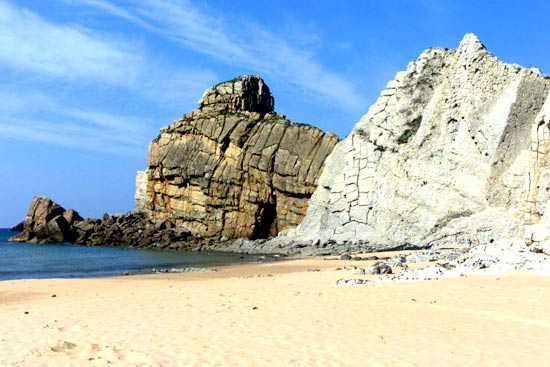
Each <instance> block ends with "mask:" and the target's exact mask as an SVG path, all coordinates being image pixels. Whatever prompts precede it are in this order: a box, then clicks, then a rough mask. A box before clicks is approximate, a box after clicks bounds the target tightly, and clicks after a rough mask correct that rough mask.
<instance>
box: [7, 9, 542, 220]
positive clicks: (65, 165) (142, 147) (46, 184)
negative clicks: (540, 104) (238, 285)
mask: <svg viewBox="0 0 550 367" xmlns="http://www.w3.org/2000/svg"><path fill="white" fill-rule="evenodd" d="M549 4H550V3H549V2H547V1H522V2H517V1H483V2H481V1H469V0H466V1H436V0H409V1H405V0H401V1H368V0H357V1H352V0H350V1H341V2H335V1H331V2H329V1H297V0H295V1H284V0H281V1H262V0H254V1H248V0H246V1H238V0H235V1H208V0H201V1H191V0H141V1H115V0H50V1H36V0H28V1H26V0H18V1H13V0H11V1H6V0H0V85H1V87H0V164H1V170H0V192H1V195H2V196H1V197H2V206H1V207H0V208H1V209H0V227H8V226H11V225H14V224H16V223H17V222H18V221H19V220H21V219H23V218H24V216H25V214H26V211H27V208H28V205H29V203H30V201H31V199H32V197H33V195H35V194H40V195H46V196H49V197H51V198H52V199H54V200H55V201H57V202H58V203H60V204H61V205H63V206H65V207H66V208H74V209H76V210H78V211H80V213H81V214H82V215H83V216H101V215H102V214H103V213H106V212H107V213H115V212H127V211H130V210H132V207H133V194H134V178H135V172H136V171H137V170H141V169H144V168H145V165H146V156H147V144H148V142H149V141H150V140H152V139H153V138H154V137H155V136H156V135H157V133H158V130H159V128H161V127H162V126H164V125H168V124H170V123H171V122H172V121H173V120H174V119H176V118H179V117H180V116H182V115H183V113H185V112H187V111H190V110H192V109H194V108H195V107H196V103H197V101H198V99H199V98H200V97H201V95H202V93H203V91H204V90H205V89H206V88H208V87H209V86H210V85H212V84H215V83H218V82H220V81H223V80H227V79H231V78H233V77H235V76H238V75H243V74H259V75H261V76H262V77H263V78H264V79H265V81H266V82H267V84H268V85H269V86H270V88H271V91H272V93H273V95H274V97H275V109H276V110H277V112H279V113H283V114H285V115H287V116H288V117H289V118H290V119H291V120H293V121H297V122H304V123H309V124H312V125H315V126H318V127H320V128H322V129H325V130H329V131H332V132H335V133H336V134H338V135H339V136H341V137H344V136H346V135H347V134H348V133H349V132H350V131H351V129H352V127H353V126H354V125H355V123H356V122H357V121H358V120H359V118H360V117H361V116H362V115H363V114H364V113H366V112H367V110H368V107H369V105H370V104H371V103H373V102H374V100H375V99H376V97H377V96H378V94H379V93H380V91H381V90H382V89H383V88H384V86H385V84H386V83H387V82H388V81H389V80H391V79H393V77H394V75H395V73H396V72H397V71H400V70H403V69H405V68H406V66H407V63H408V62H409V61H411V60H413V59H415V58H416V57H417V56H418V55H419V54H420V53H421V52H422V51H423V50H424V49H426V48H428V47H431V46H441V47H449V48H451V47H456V46H457V45H458V43H459V42H460V40H461V39H462V37H463V36H464V34H465V33H467V32H474V33H476V34H477V35H478V37H479V38H480V39H481V41H482V42H483V43H484V44H485V45H486V46H487V47H488V49H489V50H490V51H491V52H493V53H494V54H496V55H497V56H498V57H499V58H500V59H501V60H504V61H507V62H514V63H518V64H521V65H523V66H537V67H539V68H540V69H541V70H542V71H543V73H545V74H548V73H550V42H549V41H550V29H549V27H548V26H547V19H546V17H547V15H548V14H550V5H549Z"/></svg>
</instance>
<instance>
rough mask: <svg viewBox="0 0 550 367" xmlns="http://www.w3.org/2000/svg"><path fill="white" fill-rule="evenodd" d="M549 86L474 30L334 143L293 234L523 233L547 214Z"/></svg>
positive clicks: (378, 238)
mask: <svg viewBox="0 0 550 367" xmlns="http://www.w3.org/2000/svg"><path fill="white" fill-rule="evenodd" d="M549 89H550V79H549V77H547V76H544V75H542V74H541V73H540V71H539V70H538V69H526V68H523V67H521V66H519V65H513V64H506V63H504V62H501V61H499V60H498V59H497V58H496V57H495V56H494V55H492V54H491V53H489V52H488V51H487V50H486V48H485V47H484V46H483V44H482V43H481V42H480V41H479V40H478V39H477V38H476V36H474V35H473V34H468V35H466V36H465V38H464V39H463V40H462V42H461V43H460V46H459V47H458V48H457V49H442V48H431V49H428V50H426V51H425V52H423V53H422V54H421V55H420V57H419V58H418V59H417V60H415V61H413V62H411V63H410V64H409V65H408V68H407V70H405V71H403V72H399V73H397V75H396V77H395V79H394V80H392V81H390V82H389V83H388V85H387V88H386V89H385V90H384V91H382V93H381V94H380V97H379V98H378V100H377V101H376V103H375V104H374V105H373V106H372V107H371V108H370V109H369V111H368V113H367V114H366V115H365V116H363V117H362V118H361V120H360V121H359V123H358V124H357V125H356V126H355V128H354V130H353V132H352V133H351V134H350V135H349V136H348V137H347V138H346V139H344V140H342V141H341V142H340V143H339V144H338V145H337V146H336V148H335V149H334V151H333V153H332V154H331V155H330V156H329V158H328V159H327V162H326V163H325V169H324V172H323V174H322V176H321V178H320V179H319V187H318V189H317V191H316V192H315V193H314V195H313V197H312V200H311V202H310V205H309V208H308V212H307V215H306V217H305V218H304V221H303V222H302V223H301V225H300V226H299V227H298V228H297V229H296V230H294V231H292V232H291V233H290V234H289V235H292V236H295V237H298V238H302V239H308V240H317V239H321V240H322V241H328V240H332V241H338V242H344V241H350V240H353V241H369V242H371V243H377V244H384V245H388V246H395V245H399V244H413V245H420V246H421V245H434V246H440V247H470V246H472V245H475V244H478V243H486V242H491V240H495V239H497V238H502V237H506V236H515V237H517V236H523V231H524V230H525V226H526V225H528V224H531V223H539V222H540V221H541V218H544V217H550V214H548V213H550V212H549V211H548V209H547V206H548V205H547V204H546V203H547V202H548V198H550V194H549V189H548V187H550V170H549V167H550V162H549V161H548V159H547V154H548V145H549V142H550V140H549V139H550V138H549V136H550V133H549V130H548V117H549V116H550V113H547V114H544V113H542V112H541V111H542V109H543V105H544V104H545V101H547V99H548V92H549ZM546 103H547V106H548V105H549V104H550V102H548V101H547V102H546ZM546 108H547V107H546ZM547 109H548V108H547ZM548 223H550V219H549V220H548ZM548 228H550V225H548V226H546V227H544V228H539V227H537V228H533V229H532V232H533V233H535V234H536V233H538V234H541V233H543V232H544V231H546V232H547V233H549V234H550V230H549V229H548ZM545 236H546V235H545V234H544V235H541V236H539V237H543V238H544V237H545ZM547 237H550V236H547ZM539 240H540V238H539Z"/></svg>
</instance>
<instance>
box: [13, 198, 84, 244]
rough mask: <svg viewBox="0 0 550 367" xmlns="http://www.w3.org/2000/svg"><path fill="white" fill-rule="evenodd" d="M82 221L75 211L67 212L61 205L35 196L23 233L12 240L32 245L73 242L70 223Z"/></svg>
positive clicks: (23, 226) (24, 223)
mask: <svg viewBox="0 0 550 367" xmlns="http://www.w3.org/2000/svg"><path fill="white" fill-rule="evenodd" d="M77 220H82V217H80V215H79V214H78V213H77V212H75V211H74V210H68V211H67V210H65V209H64V208H63V207H61V206H60V205H58V204H56V203H55V202H53V201H52V200H50V199H48V198H47V197H44V196H35V197H34V198H33V199H32V202H31V205H30V207H29V210H28V212H27V217H26V218H25V220H24V221H23V225H22V228H21V225H19V229H20V230H21V233H18V234H17V235H15V236H13V237H12V238H11V239H10V240H11V241H15V242H32V243H48V242H54V243H62V242H71V241H72V240H73V232H72V230H71V228H70V223H69V221H72V222H74V221H77Z"/></svg>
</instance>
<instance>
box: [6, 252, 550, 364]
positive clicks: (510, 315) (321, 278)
mask: <svg viewBox="0 0 550 367" xmlns="http://www.w3.org/2000/svg"><path fill="white" fill-rule="evenodd" d="M366 263H367V262H365V261H361V262H354V261H342V260H330V261H329V260H323V259H322V258H307V259H297V260H289V261H277V262H267V263H258V264H243V265H233V266H224V267H220V268H218V269H219V271H217V272H203V273H184V274H158V275H140V276H126V277H111V278H87V279H41V280H15V281H3V282H0V314H1V315H2V327H1V329H2V332H1V333H0V361H2V365H4V366H106V365H118V366H471V365H476V366H542V365H544V364H545V363H546V362H545V361H548V360H549V358H550V348H548V343H549V342H550V313H548V303H549V301H550V277H548V276H536V275H531V274H527V273H512V274H503V275H498V276H495V275H492V276H468V277H462V278H457V279H448V280H437V281H424V282H397V283H388V282H373V283H368V284H362V285H353V286H337V285H336V281H337V280H338V279H341V278H344V277H350V276H351V277H357V276H353V275H352V273H350V272H345V271H341V270H340V271H338V270H335V269H336V268H338V267H342V266H352V265H357V266H366ZM308 269H309V271H308ZM311 269H318V270H319V271H311ZM361 278H364V279H374V278H376V277H375V276H372V275H370V276H362V277H361Z"/></svg>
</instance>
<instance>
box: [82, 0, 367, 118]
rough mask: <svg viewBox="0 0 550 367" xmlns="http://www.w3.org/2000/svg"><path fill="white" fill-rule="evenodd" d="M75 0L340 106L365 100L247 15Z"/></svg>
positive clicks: (184, 5)
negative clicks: (227, 17)
mask: <svg viewBox="0 0 550 367" xmlns="http://www.w3.org/2000/svg"><path fill="white" fill-rule="evenodd" d="M72 3H75V2H74V1H73V2H72ZM76 3H77V4H80V5H85V6H91V7H95V8H97V9H100V10H102V11H104V12H106V13H108V14H110V15H112V16H116V17H120V18H123V19H126V20H128V21H130V22H132V23H134V24H136V25H139V26H142V27H145V28H147V29H148V30H150V31H154V32H157V33H159V34H161V35H163V36H164V37H166V38H169V39H171V40H173V41H175V42H177V43H179V44H181V45H182V46H184V47H185V48H187V49H190V50H193V51H195V52H200V53H202V54H206V55H209V56H211V57H213V58H216V59H218V60H221V61H223V62H225V63H227V64H230V65H239V66H241V67H243V68H248V69H251V70H254V71H255V72H257V73H260V74H264V75H266V76H270V77H273V78H276V79H278V80H284V81H285V82H286V83H288V84H291V85H293V86H294V87H296V88H299V89H301V90H302V91H303V92H305V93H307V94H309V95H310V96H313V97H315V96H317V97H323V98H325V99H329V100H331V101H332V102H333V103H336V104H338V105H339V106H341V107H343V108H349V109H354V110H363V109H365V105H364V104H365V100H364V98H363V97H362V95H361V93H360V92H358V91H357V90H356V88H355V86H354V85H353V83H351V82H350V81H348V80H346V79H345V78H343V77H342V76H340V75H338V74H336V73H333V72H330V71H329V70H327V69H326V68H325V67H323V65H321V64H320V63H319V62H318V61H316V60H315V54H314V53H313V52H308V51H306V50H303V49H300V48H297V47H293V45H291V44H289V43H288V41H287V40H285V39H283V38H281V37H280V36H277V35H275V34H273V33H272V32H269V31H267V30H265V29H263V28H262V27H261V26H259V25H258V24H256V23H254V22H253V21H249V20H243V19H239V20H238V24H232V23H231V22H228V21H227V20H225V19H223V18H221V17H218V18H216V17H213V16H210V15H208V14H206V13H205V12H204V11H202V10H201V9H200V8H199V7H198V6H195V5H194V4H193V3H191V2H190V1H188V0H181V1H175V0H143V1H140V2H139V3H134V5H133V6H132V7H128V8H121V7H119V6H117V5H115V4H113V3H111V2H109V1H106V0H76ZM230 23H231V24H230Z"/></svg>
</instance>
